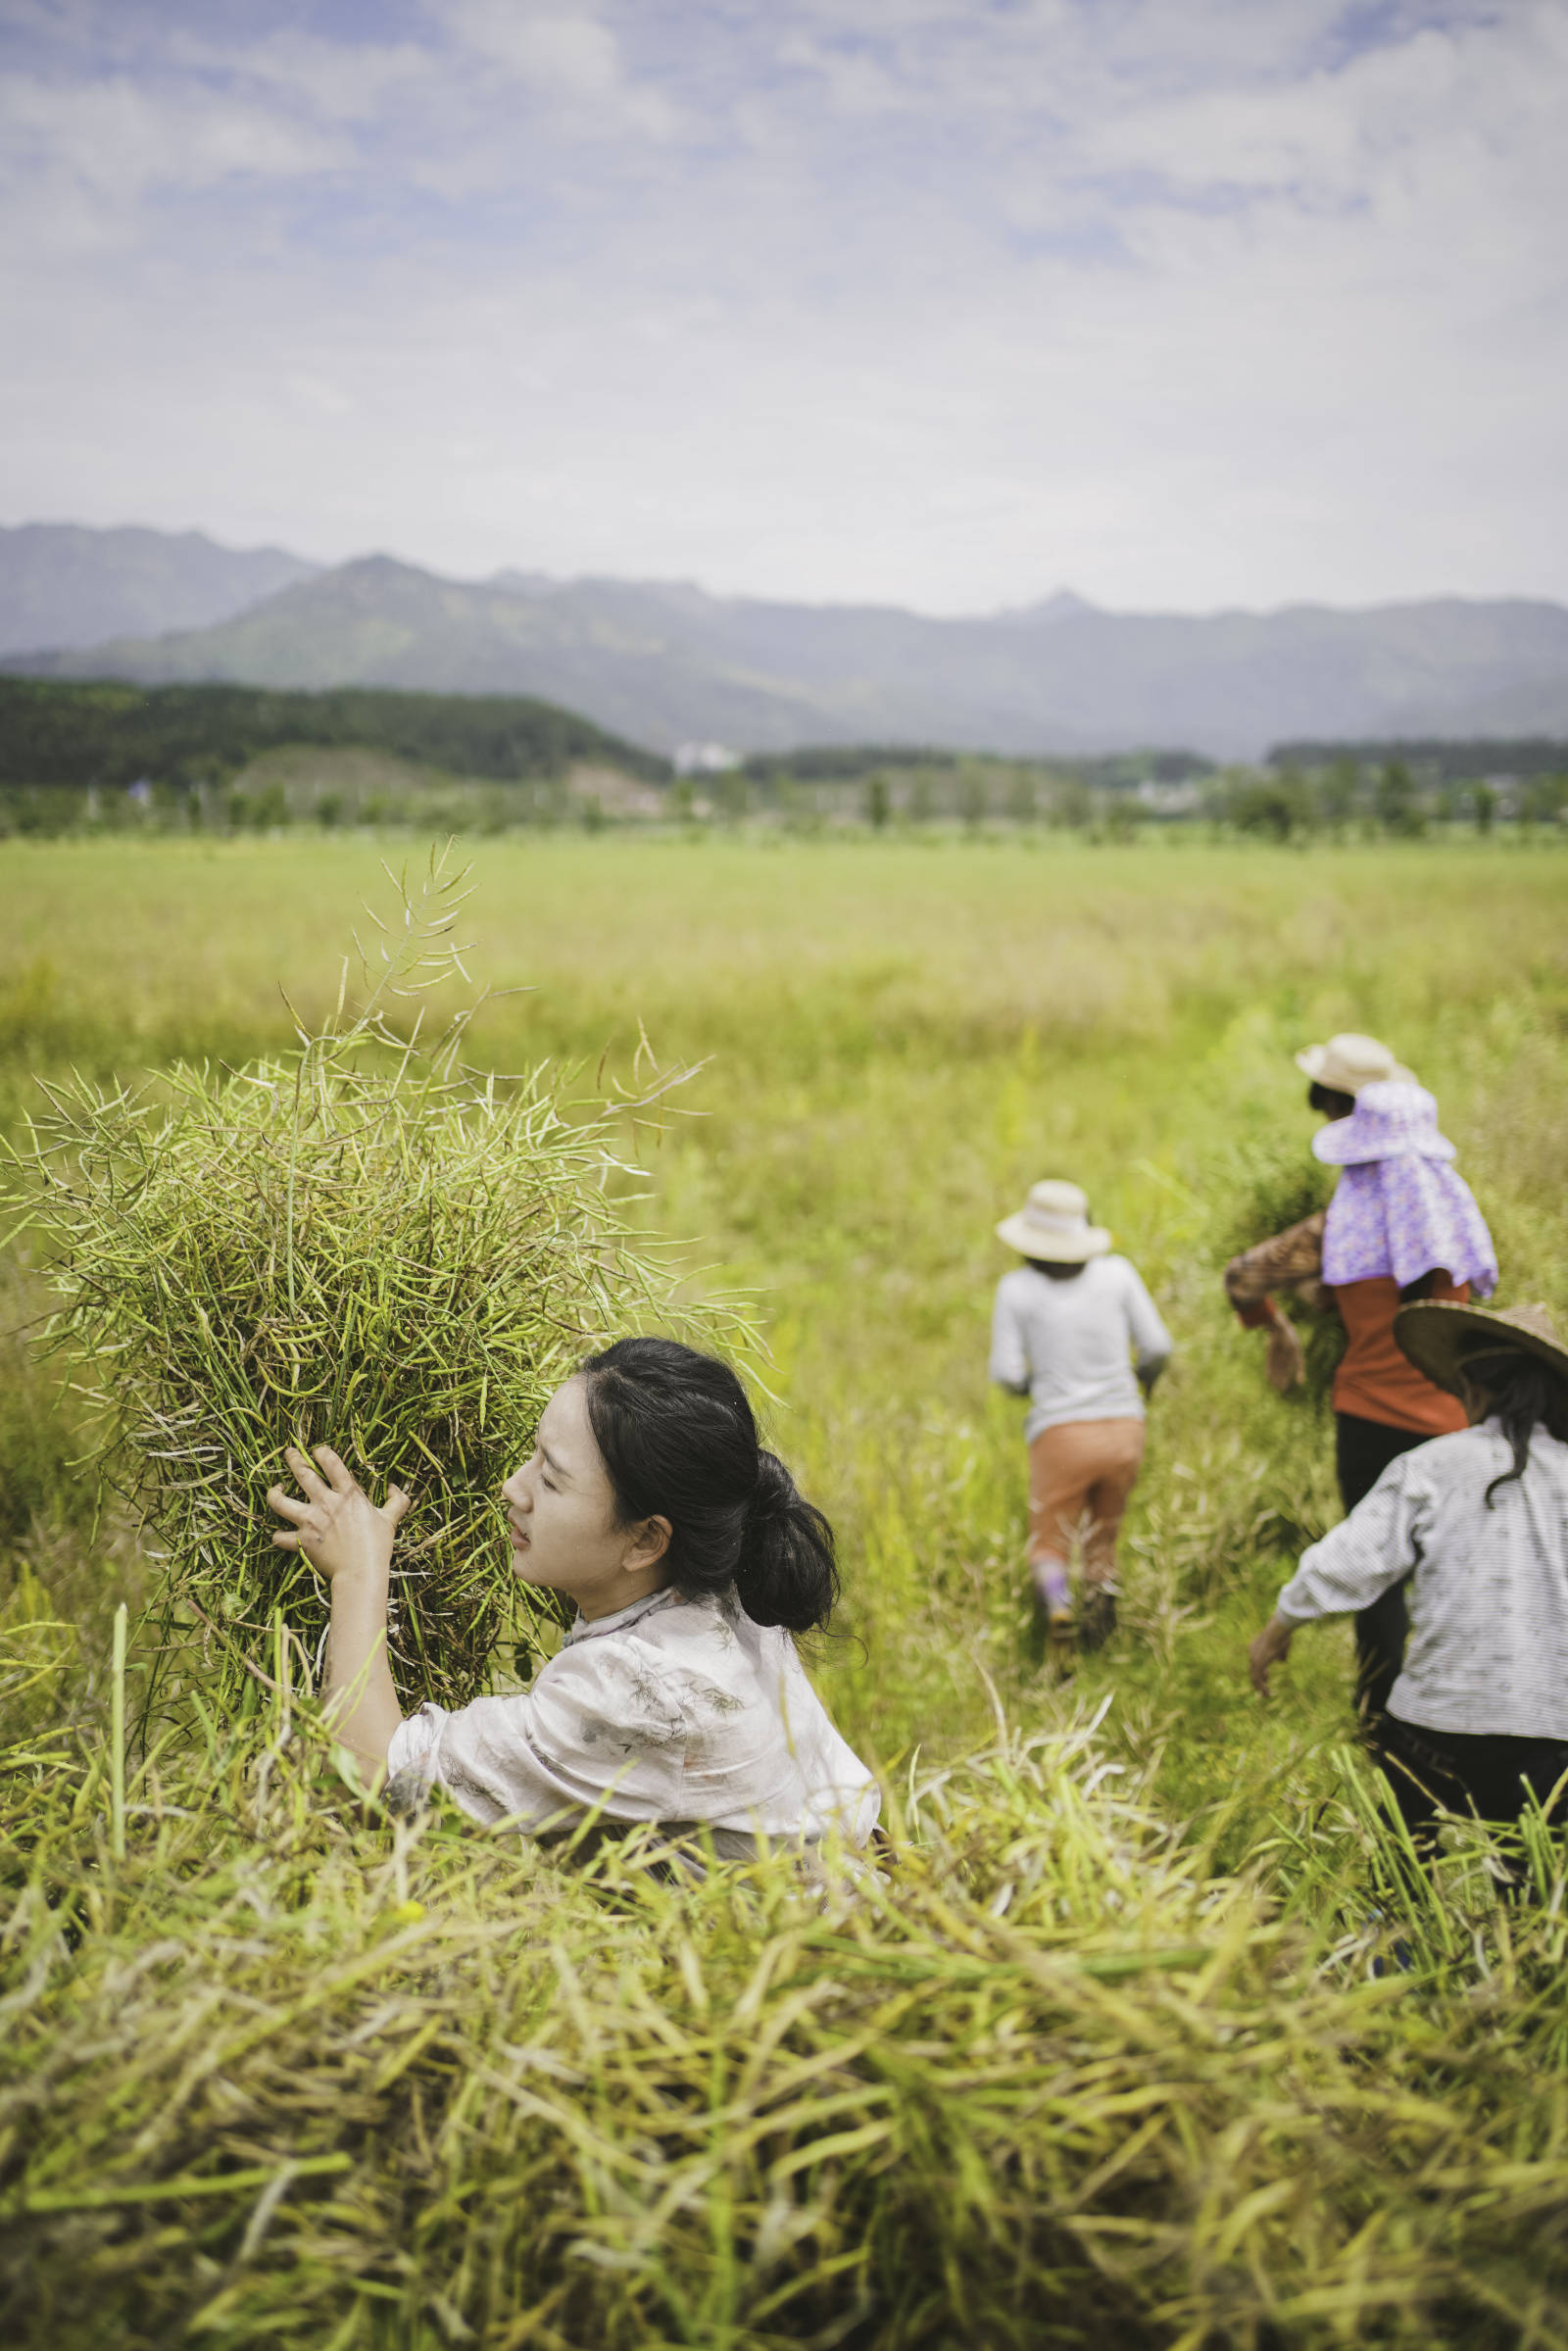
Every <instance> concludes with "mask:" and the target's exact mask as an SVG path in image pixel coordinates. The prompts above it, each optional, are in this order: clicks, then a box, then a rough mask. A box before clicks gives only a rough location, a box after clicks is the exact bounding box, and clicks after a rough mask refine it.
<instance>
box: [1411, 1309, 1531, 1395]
mask: <svg viewBox="0 0 1568 2351" xmlns="http://www.w3.org/2000/svg"><path fill="white" fill-rule="evenodd" d="M1394 1336H1395V1338H1396V1339H1397V1341H1398V1343H1399V1345H1400V1346H1401V1347H1403V1349H1404V1351H1405V1353H1406V1354H1407V1355H1408V1356H1409V1358H1410V1360H1411V1362H1412V1363H1413V1364H1414V1365H1415V1367H1416V1370H1417V1371H1424V1372H1425V1373H1426V1376H1427V1378H1428V1379H1429V1380H1432V1381H1435V1382H1436V1384H1437V1386H1438V1387H1440V1388H1446V1389H1447V1391H1448V1393H1449V1395H1450V1396H1457V1394H1458V1392H1459V1381H1460V1376H1461V1374H1462V1373H1463V1371H1464V1367H1465V1364H1466V1363H1467V1362H1471V1363H1473V1362H1474V1361H1475V1360H1476V1358H1477V1356H1479V1355H1500V1354H1504V1353H1507V1354H1513V1353H1520V1354H1526V1355H1535V1356H1537V1357H1539V1359H1540V1360H1541V1361H1542V1362H1543V1363H1544V1364H1545V1365H1546V1366H1547V1368H1548V1369H1549V1370H1551V1371H1554V1372H1555V1373H1556V1374H1557V1376H1558V1378H1559V1379H1563V1380H1568V1347H1565V1346H1564V1344H1563V1341H1562V1338H1561V1335H1560V1333H1559V1332H1558V1329H1557V1326H1556V1324H1555V1323H1554V1322H1553V1321H1552V1319H1551V1316H1550V1315H1549V1314H1548V1313H1547V1311H1546V1309H1545V1307H1544V1306H1543V1305H1539V1304H1538V1305H1534V1306H1509V1307H1507V1308H1505V1309H1504V1311H1503V1312H1502V1313H1500V1314H1489V1313H1488V1312H1487V1310H1486V1308H1485V1307H1484V1306H1459V1305H1454V1304H1452V1303H1451V1302H1450V1301H1449V1300H1447V1299H1446V1298H1423V1299H1422V1300H1421V1302H1420V1304H1419V1305H1413V1306H1401V1307H1400V1308H1399V1311H1398V1313H1397V1314H1396V1316H1395V1318H1394Z"/></svg>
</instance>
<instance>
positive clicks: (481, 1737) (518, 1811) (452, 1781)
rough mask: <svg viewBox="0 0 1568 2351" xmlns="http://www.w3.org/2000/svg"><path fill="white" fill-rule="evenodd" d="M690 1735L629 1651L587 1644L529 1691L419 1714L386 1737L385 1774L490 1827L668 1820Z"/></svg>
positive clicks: (667, 1692) (674, 1699) (679, 1706)
mask: <svg viewBox="0 0 1568 2351" xmlns="http://www.w3.org/2000/svg"><path fill="white" fill-rule="evenodd" d="M690 1729H691V1726H690V1724H689V1723H688V1721H687V1710H686V1707H685V1705H684V1703H683V1701H682V1697H681V1694H680V1692H679V1690H676V1689H673V1688H671V1687H670V1686H669V1684H668V1683H667V1682H666V1681H665V1680H664V1679H663V1678H662V1677H660V1676H658V1675H656V1674H654V1673H651V1672H649V1671H648V1670H647V1666H646V1661H645V1660H643V1659H640V1657H639V1654H638V1652H636V1651H633V1652H632V1653H630V1654H628V1653H627V1651H626V1650H625V1649H623V1648H622V1647H621V1646H620V1645H619V1644H613V1643H612V1642H610V1641H583V1642H581V1643H579V1644H578V1645H576V1646H574V1647H572V1648H569V1649H564V1650H562V1652H561V1653H560V1655H559V1656H556V1657H552V1658H551V1659H550V1661H549V1663H548V1664H547V1665H545V1666H544V1667H543V1668H542V1669H541V1671H540V1673H539V1676H538V1679H537V1681H536V1682H535V1684H534V1686H533V1688H532V1690H522V1691H518V1692H517V1693H516V1694H515V1695H513V1696H510V1697H489V1698H475V1699H474V1700H473V1702H472V1704H471V1705H468V1706H463V1707H460V1708H458V1709H456V1710H455V1711H451V1712H449V1711H448V1710H447V1709H446V1708H445V1707H442V1706H436V1705H427V1706H423V1707H421V1708H420V1710H419V1712H418V1713H417V1715H414V1716H413V1717H411V1718H410V1719H409V1720H408V1721H406V1722H403V1723H400V1724H399V1726H398V1728H397V1730H396V1731H395V1732H394V1733H393V1736H392V1743H391V1746H390V1747H389V1749H388V1752H387V1768H388V1771H389V1772H390V1773H391V1775H392V1776H393V1777H394V1778H395V1779H399V1780H403V1781H404V1782H405V1783H408V1782H413V1783H414V1784H416V1785H417V1786H420V1787H423V1788H429V1787H431V1786H436V1787H440V1788H445V1789H446V1791H447V1793H448V1794H449V1795H450V1796H451V1797H452V1799H453V1801H454V1802H455V1803H457V1804H460V1805H461V1806H462V1808H463V1810H464V1811H465V1812H466V1813H468V1814H469V1815H470V1816H471V1817H472V1818H473V1819H474V1820H477V1821H482V1822H484V1823H485V1824H486V1825H487V1826H491V1827H493V1826H494V1825H495V1824H496V1823H497V1822H500V1821H510V1822H513V1823H514V1824H515V1826H516V1827H517V1828H519V1829H524V1830H539V1829H543V1828H546V1827H549V1826H552V1825H555V1824H561V1825H567V1824H569V1823H570V1822H571V1821H572V1820H574V1819H575V1818H577V1817H578V1816H579V1815H580V1814H581V1813H583V1812H585V1811H588V1810H590V1809H592V1808H594V1807H596V1806H600V1807H603V1809H604V1811H605V1812H606V1814H607V1815H608V1816H609V1817H610V1818H612V1819H614V1820H671V1819H678V1818H679V1817H680V1809H679V1801H678V1799H679V1794H680V1788H681V1780H682V1774H683V1770H684V1764H685V1755H686V1747H687V1743H688V1739H689V1736H690Z"/></svg>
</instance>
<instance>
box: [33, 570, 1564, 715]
mask: <svg viewBox="0 0 1568 2351" xmlns="http://www.w3.org/2000/svg"><path fill="white" fill-rule="evenodd" d="M7 665H8V666H10V667H13V668H21V667H24V666H25V667H27V668H29V669H32V670H35V671H40V672H47V673H49V674H54V675H70V676H115V677H128V678H137V679H145V680H166V679H186V680H198V679H215V678H230V679H243V680H246V681H248V682H251V683H254V684H258V685H269V686H276V687H287V686H292V687H328V686H337V685H343V684H356V685H373V686H389V687H403V688H408V687H417V688H421V689H424V690H427V691H434V692H439V693H445V694H525V695H534V696H540V697H543V698H544V699H546V700H548V701H550V702H553V703H559V704H564V705H565V706H566V707H567V708H568V709H571V710H581V711H583V712H585V713H586V714H587V715H588V716H589V717H590V718H592V719H594V720H595V721H596V722H597V723H598V724H599V725H601V726H604V727H608V728H610V729H611V730H612V731H613V732H614V733H615V734H617V735H621V736H625V737H628V738H629V739H631V740H632V741H634V742H641V743H646V744H649V745H651V746H653V747H655V748H657V749H658V750H660V751H662V752H665V753H669V752H673V751H674V750H675V748H676V747H677V746H678V745H679V744H681V743H683V742H688V741H692V740H712V741H716V742H720V743H725V744H729V745H731V746H733V747H734V748H735V749H736V750H738V751H744V752H753V753H758V752H770V751H784V750H789V749H792V748H793V747H795V746H796V745H799V744H803V743H813V744H843V743H865V742H875V743H907V744H920V743H925V744H938V745H944V746H948V747H953V748H972V749H977V750H992V751H998V752H1004V753H1008V752H1010V753H1017V754H1024V753H1050V752H1060V753H1064V754H1073V753H1087V752H1100V751H1113V750H1120V749H1127V748H1130V747H1133V746H1137V745H1141V744H1163V745H1169V746H1178V745H1179V746H1184V747H1187V748H1189V749H1191V750H1193V751H1196V752H1201V753H1204V754H1207V755H1209V756H1211V757H1214V758H1219V759H1228V758H1256V757H1258V756H1259V755H1260V754H1261V753H1262V752H1263V751H1264V750H1265V749H1266V748H1267V746H1268V745H1270V744H1273V743H1279V742H1281V741H1282V740H1299V739H1301V738H1306V737H1310V738H1313V739H1315V740H1323V739H1326V738H1345V737H1357V738H1372V737H1388V736H1406V737H1415V736H1440V735H1452V736H1465V735H1471V736H1504V735H1521V734H1554V733H1560V732H1562V731H1564V730H1568V609H1565V608H1564V607H1562V606H1560V605H1553V604H1545V603H1526V602H1524V601H1511V602H1495V603H1480V602H1467V601H1464V600H1462V599H1460V598H1457V597H1449V598H1442V599H1437V600H1433V601H1431V602H1427V603H1421V604H1405V605H1387V606H1381V607H1374V608H1371V609H1369V610H1365V611H1358V612H1342V611H1336V610H1331V609H1329V608H1328V607H1325V606H1316V605H1299V606H1293V607H1291V608H1289V609H1287V610H1284V611H1281V612H1267V613H1255V612H1219V613H1214V614H1209V615H1204V616H1201V617H1185V616H1176V615H1171V614H1159V613H1121V612H1100V611H1098V610H1096V609H1095V608H1094V607H1093V606H1091V605H1087V604H1084V603H1083V602H1082V601H1081V600H1080V599H1079V598H1077V597H1074V596H1071V595H1068V594H1065V593H1062V594H1058V595H1056V596H1053V597H1051V598H1048V599H1047V600H1046V601H1045V602H1044V603H1043V604H1040V605H1036V606H1033V607H1031V608H1029V609H1027V610H1024V611H1020V612H1002V613H997V614H993V615H991V616H989V617H986V618H982V619H958V620H948V619H929V618H926V617H923V616H922V615H920V614H918V613H914V612H902V611H899V610H897V609H896V608H892V607H879V606H870V605H792V604H781V603H771V602H765V601H762V600H760V599H754V598H743V597H735V598H727V597H715V596H709V595H707V594H706V593H705V592H704V591H703V590H701V589H699V588H695V587H690V586H685V585H680V584H672V583H666V582H627V581H615V580H604V579H581V580H570V581H553V580H549V579H545V578H543V577H541V576H539V575H537V574H534V573H529V572H513V571H509V572H502V573H499V574H497V576H496V577H495V578H494V579H491V580H488V581H484V582H480V583H470V582H463V581H457V580H450V579H442V578H439V577H437V576H436V575H434V574H433V573H431V572H427V571H421V570H419V569H417V568H416V567H415V566H414V565H412V564H409V563H398V562H396V561H394V560H393V559H392V558H390V557H386V556H372V557H368V558H366V559H364V560H363V561H360V562H357V563H345V564H343V565H341V566H340V567H339V568H337V569H335V570H331V571H324V572H320V573H319V574H317V575H316V576H314V577H311V578H308V579H304V580H301V581H298V582H296V583H295V584H293V585H291V586H288V587H285V588H283V589H282V590H281V591H280V592H279V593H277V594H275V595H271V596H270V597H267V598H266V599H265V600H264V601H262V602H260V603H258V604H255V605H253V606H252V607H251V608H250V609H249V610H248V611H245V612H240V613H238V614H236V615H235V616H233V617H231V618H228V619H226V620H222V621H220V622H218V623H216V624H215V625H212V626H208V627H203V628H199V629H189V630H180V631H175V632H173V633H170V634H166V635H161V636H158V637H155V638H148V637H129V636H123V637H119V638H116V639H114V640H111V641H109V642H106V643H103V644H98V645H94V646H92V647H90V648H85V649H81V648H77V649H72V650H68V651H66V652H63V653H61V654H57V655H55V656H53V657H51V658H50V659H48V660H47V661H44V660H34V661H27V662H26V663H23V662H22V661H11V662H9V663H8V664H7Z"/></svg>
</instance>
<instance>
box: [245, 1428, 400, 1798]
mask: <svg viewBox="0 0 1568 2351" xmlns="http://www.w3.org/2000/svg"><path fill="white" fill-rule="evenodd" d="M284 1458H285V1459H286V1461H287V1462H288V1465H289V1468H290V1469H291V1470H292V1472H293V1473H294V1476H295V1478H296V1479H297V1480H298V1482H299V1485H300V1488H301V1492H302V1494H303V1495H304V1499H303V1500H301V1498H300V1495H298V1494H288V1493H286V1492H285V1490H284V1489H283V1488H282V1487H281V1486H274V1487H273V1488H272V1490H271V1492H270V1494H269V1495H268V1497H267V1498H268V1501H269V1502H270V1504H271V1506H272V1508H273V1509H274V1510H275V1511H276V1512H277V1514H278V1516H279V1518H285V1519H287V1520H288V1521H289V1526H288V1528H287V1529H286V1530H281V1529H280V1530H279V1531H278V1533H276V1534H275V1535H274V1536H273V1537H272V1541H273V1542H274V1543H276V1545H277V1547H278V1549H279V1550H280V1551H303V1552H304V1553H305V1556H306V1558H307V1559H308V1560H309V1561H310V1563H311V1565H312V1566H313V1567H314V1568H315V1569H316V1571H317V1574H318V1575H320V1576H324V1577H325V1578H326V1580H327V1582H328V1584H329V1585H330V1586H331V1592H332V1623H331V1630H330V1632H329V1633H328V1635H327V1643H326V1681H325V1685H324V1688H323V1690H322V1692H321V1697H322V1702H323V1707H324V1710H325V1713H326V1715H327V1718H328V1720H329V1721H330V1722H331V1723H332V1724H333V1726H334V1728H335V1729H336V1732H337V1735H338V1737H339V1739H341V1740H342V1741H343V1744H344V1745H345V1746H346V1747H347V1748H349V1749H350V1751H351V1752H352V1753H353V1754H355V1755H357V1756H358V1757H359V1758H360V1760H361V1762H362V1763H365V1764H368V1765H369V1766H370V1768H371V1770H372V1771H375V1772H379V1771H380V1770H381V1769H382V1768H383V1767H384V1765H385V1763H386V1753H387V1748H388V1747H389V1746H390V1745H391V1743H392V1734H393V1732H394V1731H396V1729H397V1727H398V1725H399V1723H401V1721H402V1720H403V1710H402V1708H401V1707H400V1706H399V1704H398V1698H397V1691H396V1690H394V1689H393V1687H392V1672H391V1668H390V1667H389V1665H388V1664H387V1655H386V1612H387V1595H388V1587H389V1583H390V1578H391V1571H392V1539H393V1536H394V1534H395V1532H396V1529H397V1525H398V1521H399V1520H400V1519H401V1518H402V1517H403V1515H404V1513H405V1512H406V1511H407V1509H408V1507H409V1496H408V1495H407V1494H405V1493H404V1492H403V1491H402V1489H401V1488H400V1487H397V1486H389V1487H388V1488H387V1490H386V1500H385V1502H384V1503H383V1504H382V1506H381V1507H380V1509H377V1508H376V1506H375V1504H374V1503H373V1502H372V1501H371V1500H370V1497H369V1495H368V1494H366V1493H365V1491H364V1489H363V1488H362V1487H361V1486H360V1485H359V1483H358V1481H357V1480H356V1479H355V1477H354V1474H353V1472H352V1471H351V1470H350V1469H348V1468H347V1466H346V1465H345V1464H344V1463H343V1462H342V1461H340V1460H339V1459H338V1456H337V1454H336V1453H334V1452H333V1451H332V1450H331V1448H330V1446H328V1445H318V1446H317V1447H316V1462H315V1463H313V1462H312V1461H311V1460H310V1459H309V1458H308V1457H307V1456H306V1455H305V1454H304V1453H302V1452H299V1451H297V1450H296V1449H295V1447H294V1446H293V1445H290V1446H288V1447H287V1449H286V1451H285V1454H284ZM318 1464H319V1466H318Z"/></svg>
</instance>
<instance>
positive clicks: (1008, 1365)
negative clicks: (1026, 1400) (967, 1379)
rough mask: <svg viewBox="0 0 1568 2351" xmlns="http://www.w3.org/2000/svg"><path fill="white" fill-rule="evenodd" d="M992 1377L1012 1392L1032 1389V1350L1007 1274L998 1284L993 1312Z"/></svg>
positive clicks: (1021, 1393) (1022, 1393)
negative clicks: (1017, 1311) (1030, 1371)
mask: <svg viewBox="0 0 1568 2351" xmlns="http://www.w3.org/2000/svg"><path fill="white" fill-rule="evenodd" d="M991 1377H992V1379H993V1380H994V1381H995V1382H996V1384H997V1386H998V1387H999V1388H1005V1389H1007V1390H1008V1391H1009V1393H1010V1394H1011V1395H1013V1396H1027V1395H1028V1393H1029V1352H1028V1349H1027V1347H1025V1346H1024V1337H1023V1327H1022V1325H1021V1323H1020V1322H1019V1319H1018V1316H1017V1314H1016V1313H1015V1311H1014V1309H1013V1304H1012V1299H1011V1298H1010V1297H1009V1295H1008V1291H1007V1283H1006V1280H1005V1278H1004V1279H1003V1280H1002V1281H1000V1282H999V1283H998V1284H997V1302H996V1306H995V1309H994V1310H993V1313H992V1316H991Z"/></svg>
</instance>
